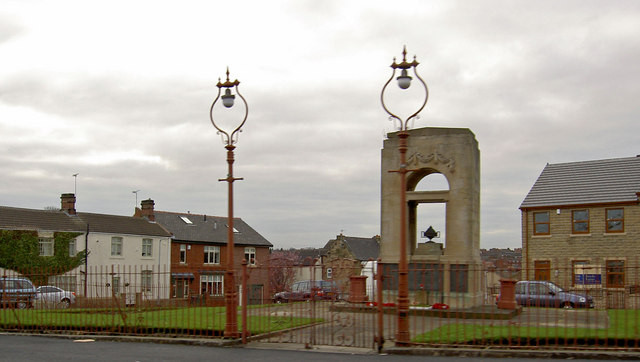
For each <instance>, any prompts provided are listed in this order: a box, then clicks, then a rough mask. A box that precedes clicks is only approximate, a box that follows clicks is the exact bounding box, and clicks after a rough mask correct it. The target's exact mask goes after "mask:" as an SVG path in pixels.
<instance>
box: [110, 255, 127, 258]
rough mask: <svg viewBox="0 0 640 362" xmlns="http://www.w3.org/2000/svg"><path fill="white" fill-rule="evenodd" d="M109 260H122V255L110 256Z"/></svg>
mask: <svg viewBox="0 0 640 362" xmlns="http://www.w3.org/2000/svg"><path fill="white" fill-rule="evenodd" d="M109 259H124V256H123V255H111V256H110V257H109Z"/></svg>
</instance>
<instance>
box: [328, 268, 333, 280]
mask: <svg viewBox="0 0 640 362" xmlns="http://www.w3.org/2000/svg"><path fill="white" fill-rule="evenodd" d="M332 277H333V269H331V268H327V279H331V278H332Z"/></svg>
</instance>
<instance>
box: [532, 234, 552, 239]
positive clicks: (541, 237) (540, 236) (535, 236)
mask: <svg viewBox="0 0 640 362" xmlns="http://www.w3.org/2000/svg"><path fill="white" fill-rule="evenodd" d="M552 236H553V235H551V234H549V235H531V237H532V238H533V239H549V238H551V237H552Z"/></svg>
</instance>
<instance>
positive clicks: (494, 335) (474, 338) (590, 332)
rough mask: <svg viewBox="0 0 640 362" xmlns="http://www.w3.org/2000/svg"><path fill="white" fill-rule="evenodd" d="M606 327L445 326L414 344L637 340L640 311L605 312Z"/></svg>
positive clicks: (426, 334) (430, 332) (461, 324)
mask: <svg viewBox="0 0 640 362" xmlns="http://www.w3.org/2000/svg"><path fill="white" fill-rule="evenodd" d="M607 315H608V317H609V327H608V328H605V329H603V328H568V327H563V326H558V327H535V326H519V325H492V324H490V323H489V322H487V324H482V325H479V324H463V323H453V324H447V325H444V326H441V327H438V328H436V329H433V330H431V331H429V332H427V333H423V334H420V335H417V336H415V337H414V338H413V339H412V341H413V342H417V343H444V344H450V343H451V344H461V343H470V342H473V343H480V344H484V343H491V342H492V341H496V342H497V341H502V340H510V341H514V340H521V341H522V340H529V339H534V340H538V341H545V342H546V343H549V341H556V340H559V341H566V340H583V341H584V340H591V341H594V340H611V339H619V340H638V339H639V338H640V310H608V311H607Z"/></svg>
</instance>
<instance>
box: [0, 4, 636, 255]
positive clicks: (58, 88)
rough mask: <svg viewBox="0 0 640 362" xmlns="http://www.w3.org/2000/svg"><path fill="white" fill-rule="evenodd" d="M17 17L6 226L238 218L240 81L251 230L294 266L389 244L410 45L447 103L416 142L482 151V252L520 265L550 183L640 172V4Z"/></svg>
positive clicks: (73, 7)
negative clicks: (64, 202)
mask: <svg viewBox="0 0 640 362" xmlns="http://www.w3.org/2000/svg"><path fill="white" fill-rule="evenodd" d="M1 3H2V6H0V173H1V174H2V177H0V205H4V206H15V207H25V208H34V209H42V208H44V207H47V206H56V207H59V205H60V194H62V193H67V192H74V187H75V186H74V181H77V205H76V206H77V209H78V211H83V212H98V213H108V214H118V215H132V214H133V211H134V207H135V204H136V195H135V194H134V193H132V191H134V190H140V191H139V192H138V194H137V198H138V204H139V202H140V201H141V200H143V199H147V198H151V199H153V200H155V203H156V209H157V210H164V211H175V212H187V211H189V212H191V213H206V214H209V215H217V216H226V213H227V206H226V202H227V193H226V188H227V184H226V183H225V182H218V181H217V180H218V179H219V178H224V177H226V172H227V170H226V167H227V165H226V161H225V160H226V155H225V149H224V147H223V143H222V141H221V139H220V137H219V136H218V135H217V134H216V132H215V129H214V128H213V126H212V125H211V122H210V121H209V115H208V112H209V107H210V105H211V102H212V101H213V99H214V98H215V95H216V92H217V88H216V87H215V84H216V82H217V81H218V78H219V77H223V76H224V73H225V71H226V67H227V66H229V68H230V71H231V78H232V80H233V79H236V78H237V79H238V80H240V82H241V84H240V90H241V92H242V94H243V95H244V96H245V98H246V99H247V101H248V103H249V118H248V120H247V123H246V124H245V127H244V129H243V130H244V131H243V132H242V134H241V135H240V139H239V142H238V144H237V150H236V163H235V167H234V171H235V172H234V173H235V176H236V177H243V178H244V180H243V181H238V182H236V183H235V184H234V187H235V200H236V207H235V214H236V216H237V217H241V218H242V219H244V220H245V221H246V222H247V223H249V224H250V225H251V226H253V227H254V228H255V229H256V230H257V231H258V232H259V233H261V234H262V235H263V236H265V237H266V238H267V239H268V240H269V241H271V242H272V243H273V244H274V245H275V247H285V248H288V247H321V246H323V245H324V244H325V243H326V242H327V241H328V240H329V239H331V238H334V237H335V236H336V235H337V234H339V233H340V232H341V231H342V232H343V233H344V234H345V235H350V236H361V237H370V236H373V235H376V234H379V233H380V149H381V148H382V142H383V140H384V138H385V134H386V133H387V132H390V131H393V125H392V123H391V122H389V120H388V118H387V116H386V113H384V111H383V109H382V107H381V106H380V103H379V97H380V90H381V88H382V86H383V85H384V83H385V82H386V80H387V79H388V78H389V76H390V75H391V68H390V67H389V65H390V64H391V62H392V61H393V57H400V56H401V52H402V47H403V45H405V44H406V46H407V50H408V53H409V55H410V56H413V55H414V54H415V55H416V56H417V58H418V61H419V62H420V63H421V64H420V66H419V68H418V70H419V72H420V74H421V75H422V77H423V78H424V79H425V81H426V82H427V83H428V85H429V90H430V98H429V103H428V104H427V107H426V108H425V110H424V111H423V112H422V114H421V117H420V119H419V120H417V121H416V123H415V125H414V128H419V127H454V128H458V127H461V128H469V129H470V130H471V131H472V132H474V134H475V135H476V139H477V140H478V142H479V147H480V151H481V160H482V161H481V162H482V165H481V175H482V176H481V177H482V182H481V186H482V196H481V220H482V221H481V247H483V248H491V247H512V248H513V247H520V245H521V234H520V211H519V209H518V207H519V205H520V203H521V202H522V200H523V199H524V197H525V195H526V194H527V192H528V191H529V189H530V188H531V186H532V185H533V183H534V182H535V180H536V178H537V177H538V175H539V174H540V172H541V171H542V169H543V168H544V166H545V164H546V163H561V162H571V161H581V160H590V159H604V158H614V157H629V156H635V155H637V154H640V147H638V134H639V133H640V132H639V131H640V122H638V115H640V105H639V104H640V101H639V100H640V1H584V0H580V1H556V0H553V1H530V0H528V1H451V0H446V1H422V0H417V1H401V0H399V1H394V2H390V1H371V0H367V1H345V0H339V1H338V0H336V1H318V0H313V1H311V0H310V1H302V0H291V1H278V0H276V1H258V0H256V1H224V2H223V1H180V2H177V1H176V2H168V1H145V2H143V1H131V0H127V1H113V0H112V1H101V2H97V1H65V0H58V1H30V0H16V1H14V0H2V1H1ZM407 104H409V103H401V104H398V107H400V108H402V107H405V106H406V105H407ZM75 173H78V176H77V180H76V179H75V178H74V177H73V176H72V175H73V174H75ZM438 207H440V208H438ZM421 210H422V209H421ZM421 210H419V213H421V216H422V218H421V220H422V219H423V218H424V216H425V215H427V214H429V213H434V212H435V214H436V215H430V214H429V215H428V217H426V219H425V221H424V222H422V225H420V228H421V229H422V230H424V229H426V228H427V227H428V226H429V225H428V224H434V227H435V228H436V229H438V230H440V229H444V225H441V223H442V220H441V219H442V217H441V216H440V215H437V214H439V213H440V214H443V213H444V208H443V206H436V207H435V209H433V208H429V209H425V211H421Z"/></svg>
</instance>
